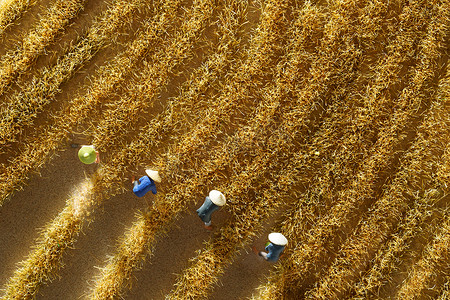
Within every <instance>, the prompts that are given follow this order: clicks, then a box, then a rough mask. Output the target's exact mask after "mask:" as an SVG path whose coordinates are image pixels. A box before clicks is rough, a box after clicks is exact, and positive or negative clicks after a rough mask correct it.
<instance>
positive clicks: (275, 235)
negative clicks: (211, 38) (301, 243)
mask: <svg viewBox="0 0 450 300" xmlns="http://www.w3.org/2000/svg"><path fill="white" fill-rule="evenodd" d="M287 243H288V240H287V239H286V237H285V236H284V235H282V234H281V233H279V232H272V233H270V234H269V242H268V243H267V244H266V247H265V250H266V251H267V252H264V251H261V252H258V251H257V250H256V248H255V247H253V252H255V253H256V254H258V255H259V256H262V257H263V258H264V259H265V260H267V261H271V262H276V261H277V260H278V259H279V258H280V255H281V252H283V250H284V247H286V245H287Z"/></svg>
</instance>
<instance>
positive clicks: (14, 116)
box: [0, 0, 145, 145]
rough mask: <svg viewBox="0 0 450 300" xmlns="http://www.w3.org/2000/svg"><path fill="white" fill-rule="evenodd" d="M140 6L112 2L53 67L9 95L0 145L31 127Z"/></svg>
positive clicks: (118, 0) (140, 2) (139, 0)
mask: <svg viewBox="0 0 450 300" xmlns="http://www.w3.org/2000/svg"><path fill="white" fill-rule="evenodd" d="M144 5H145V1H144V0H134V1H127V0H116V1H114V2H113V3H112V4H111V5H110V7H109V9H108V10H107V11H106V12H105V13H104V14H103V15H102V17H101V18H99V19H97V20H96V21H95V22H94V24H93V25H92V26H91V27H90V28H89V30H88V32H87V33H86V34H85V35H84V36H83V37H81V38H80V39H79V40H78V42H76V43H75V44H74V45H73V46H71V47H70V48H69V49H68V50H67V52H66V54H65V55H64V56H63V57H62V58H60V59H58V62H57V63H56V64H55V65H54V66H52V67H46V68H43V69H42V70H41V71H40V73H39V75H37V76H35V77H34V78H33V79H32V80H31V82H30V83H27V84H25V86H23V87H22V90H21V91H18V92H17V93H14V94H13V95H11V96H10V97H9V104H8V106H7V107H6V109H5V110H2V112H1V118H0V145H5V144H7V143H10V142H12V141H15V136H16V135H17V134H19V133H21V132H22V131H23V128H24V126H29V125H32V124H33V120H34V119H35V118H36V116H37V114H38V113H40V112H41V111H42V110H43V108H44V107H45V106H46V105H47V104H49V103H50V102H51V101H52V100H53V99H54V96H55V95H56V94H58V93H59V87H60V85H61V84H62V83H63V82H65V81H67V80H69V79H70V78H71V77H72V75H73V74H74V73H75V72H76V70H77V69H78V68H80V67H81V66H82V65H83V64H85V63H86V62H88V61H89V60H90V59H91V58H92V57H93V56H94V54H95V53H96V52H97V51H98V50H100V49H101V48H102V47H103V46H104V45H105V44H106V43H107V42H108V41H110V40H111V37H112V36H113V35H114V34H115V33H116V32H117V30H118V29H120V28H122V27H123V26H125V24H127V23H128V22H130V20H132V19H133V18H134V14H133V13H134V12H135V11H136V10H138V9H139V8H141V7H143V6H144Z"/></svg>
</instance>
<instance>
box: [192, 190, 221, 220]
mask: <svg viewBox="0 0 450 300" xmlns="http://www.w3.org/2000/svg"><path fill="white" fill-rule="evenodd" d="M219 208H220V206H218V205H215V204H214V203H213V202H212V201H211V199H210V198H209V197H208V196H206V198H205V202H203V205H202V206H201V207H200V208H199V209H197V214H198V216H199V217H200V219H201V220H202V221H203V222H206V223H208V222H210V221H211V215H212V213H213V212H215V211H216V210H218V209H219Z"/></svg>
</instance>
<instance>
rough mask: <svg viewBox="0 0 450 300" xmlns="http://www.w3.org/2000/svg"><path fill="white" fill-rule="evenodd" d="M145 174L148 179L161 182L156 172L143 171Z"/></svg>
mask: <svg viewBox="0 0 450 300" xmlns="http://www.w3.org/2000/svg"><path fill="white" fill-rule="evenodd" d="M145 173H147V175H148V177H150V178H151V179H153V180H154V181H156V182H161V177H159V173H158V171H153V170H150V169H147V170H145Z"/></svg>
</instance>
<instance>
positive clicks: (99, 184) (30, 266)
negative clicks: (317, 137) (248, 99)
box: [6, 76, 214, 297]
mask: <svg viewBox="0 0 450 300" xmlns="http://www.w3.org/2000/svg"><path fill="white" fill-rule="evenodd" d="M211 78H212V79H214V76H211ZM196 83H197V82H194V83H193V84H192V89H193V90H195V89H196V88H198V90H199V91H202V90H204V87H203V88H199V86H198V85H197V86H196ZM203 84H205V83H203ZM206 85H207V83H206ZM148 138H150V139H151V138H152V137H151V136H149V137H148ZM145 147H146V145H142V146H141V149H136V148H134V150H135V151H137V153H135V154H138V153H139V152H142V150H144V149H145ZM130 153H131V152H129V151H124V152H122V153H121V155H118V156H116V157H115V158H114V161H113V162H112V163H111V164H112V165H111V166H109V167H108V165H107V164H105V165H103V166H102V168H100V169H99V170H98V172H97V173H96V174H95V175H94V176H92V177H91V178H90V179H89V180H86V182H85V184H84V185H85V186H84V188H82V189H81V190H82V191H83V193H81V194H74V195H72V196H71V197H70V198H69V199H68V201H67V206H66V208H65V209H64V210H63V211H62V212H61V213H60V214H59V215H58V217H57V218H55V219H54V220H53V222H52V223H50V224H49V225H48V226H47V227H46V229H45V231H44V234H43V236H41V238H40V240H39V242H38V245H39V246H37V247H36V250H34V251H32V252H31V253H30V255H29V256H28V258H27V260H26V261H24V262H23V263H22V268H20V269H19V270H17V271H16V274H15V276H14V277H13V278H11V279H10V282H9V284H8V286H7V289H6V293H7V295H10V296H12V297H13V296H16V295H21V297H22V295H32V294H34V293H35V292H36V289H37V288H38V286H39V284H41V283H42V282H44V281H48V279H49V276H52V274H53V273H54V272H55V271H56V270H57V269H58V267H59V266H60V259H61V257H62V254H63V253H64V250H66V249H67V248H68V247H70V246H71V245H73V243H74V241H75V238H76V237H77V236H78V234H79V232H80V230H81V227H82V224H83V220H84V219H85V218H86V215H88V214H90V213H92V212H93V207H96V206H97V205H99V204H100V203H101V201H102V200H104V199H107V198H108V197H110V196H111V194H109V193H108V192H107V189H113V190H117V189H116V188H112V187H111V180H107V179H108V178H110V177H116V178H117V177H119V176H121V173H120V171H118V170H120V169H121V168H123V167H125V166H127V165H128V164H132V162H133V161H136V158H134V157H132V158H130V157H129V155H130ZM132 156H134V155H132ZM108 170H109V171H111V170H112V171H113V172H112V173H108ZM105 178H107V179H105ZM116 182H117V180H116Z"/></svg>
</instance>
